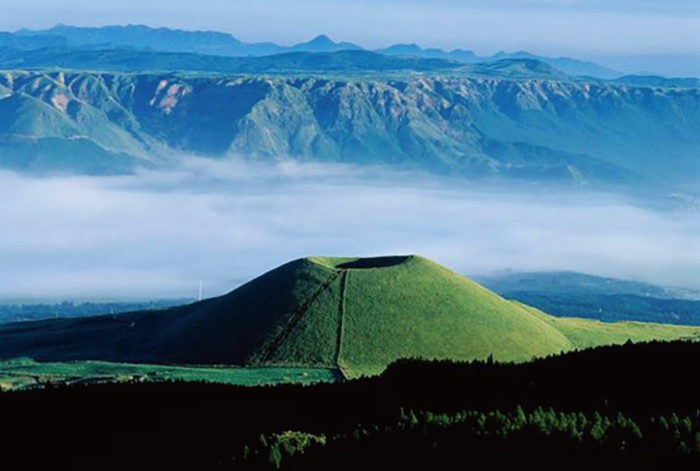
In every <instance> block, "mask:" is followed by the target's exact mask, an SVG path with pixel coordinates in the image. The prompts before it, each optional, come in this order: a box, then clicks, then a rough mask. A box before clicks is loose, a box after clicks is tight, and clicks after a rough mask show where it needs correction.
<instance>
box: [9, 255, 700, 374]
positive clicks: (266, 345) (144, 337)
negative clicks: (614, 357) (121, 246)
mask: <svg viewBox="0 0 700 471" xmlns="http://www.w3.org/2000/svg"><path fill="white" fill-rule="evenodd" d="M630 339H631V340H634V341H643V340H654V339H658V340H674V339H700V329H698V328H692V327H679V326H663V325H656V324H641V323H618V324H602V323H599V322H594V321H586V320H581V319H571V318H566V319H565V318H555V317H552V316H549V315H547V314H545V313H543V312H541V311H538V310H536V309H534V308H531V307H528V306H525V305H522V304H519V303H516V302H511V301H507V300H505V299H503V298H501V297H499V296H498V295H496V294H495V293H493V292H490V291H488V290H487V289H485V288H483V287H481V286H480V285H478V284H476V283H473V282H472V281H470V280H468V279H466V278H464V277H462V276H460V275H458V274H457V273H454V272H452V271H450V270H449V269H447V268H445V267H442V266H440V265H438V264H436V263H434V262H431V261H429V260H426V259H424V258H421V257H417V256H394V257H378V258H366V259H355V258H329V257H310V258H304V259H299V260H295V261H292V262H289V263H287V264H285V265H282V266H280V267H278V268H276V269H274V270H272V271H269V272H267V273H265V274H263V275H262V276H260V277H258V278H256V279H254V280H252V281H250V282H248V283H246V284H245V285H243V286H241V287H239V288H237V289H235V290H233V291H232V292H230V293H228V294H226V295H224V296H220V297H217V298H212V299H208V300H204V301H201V302H197V303H194V304H190V305H187V306H181V307H176V308H172V309H163V310H156V311H143V312H136V313H129V314H123V315H114V316H95V317H89V318H80V319H52V320H45V321H38V322H19V323H14V324H4V325H0V359H5V360H8V359H14V358H21V357H28V358H33V359H35V360H38V361H48V362H66V361H68V362H72V361H85V360H99V361H107V362H116V363H140V364H148V363H152V364H170V365H226V366H229V367H231V366H233V367H241V366H243V367H249V368H268V367H277V368H307V369H308V368H312V369H323V370H331V371H337V372H338V373H339V374H340V375H342V376H344V377H346V378H352V377H357V376H361V375H365V374H376V373H380V372H381V371H382V370H384V368H386V366H387V365H388V364H390V363H391V362H393V361H395V360H397V359H400V358H426V359H452V360H474V359H485V358H487V357H489V356H490V357H491V358H492V359H494V358H495V359H496V360H501V361H527V360H529V359H531V358H533V357H543V356H547V355H551V354H555V353H559V352H562V351H569V350H573V349H576V348H586V347H592V346H598V345H609V344H620V343H624V342H626V341H627V340H630ZM59 365H60V364H59ZM112 369H115V368H112ZM0 371H2V369H0Z"/></svg>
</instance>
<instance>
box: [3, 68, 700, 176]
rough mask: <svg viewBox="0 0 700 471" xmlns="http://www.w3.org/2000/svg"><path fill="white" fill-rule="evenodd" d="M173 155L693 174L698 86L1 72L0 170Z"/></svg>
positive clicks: (90, 167)
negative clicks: (0, 168)
mask: <svg viewBox="0 0 700 471" xmlns="http://www.w3.org/2000/svg"><path fill="white" fill-rule="evenodd" d="M174 151H182V152H187V153H194V154H199V155H204V156H212V157H224V156H227V155H237V156H238V155H242V156H246V157H248V158H252V159H275V158H293V159H303V160H318V161H341V162H348V163H358V164H362V163H377V164H388V165H392V166H401V167H416V168H420V169H425V170H429V171H438V172H447V173H452V174H460V175H503V176H508V177H522V178H535V179H574V180H587V181H599V182H616V183H617V182H621V181H635V180H647V181H659V182H660V181H663V180H669V179H672V178H677V177H678V175H683V176H685V177H687V178H688V179H689V180H690V179H692V178H697V177H698V176H700V89H697V88H659V87H657V88H652V87H637V86H630V85H624V84H619V83H618V84H615V83H611V82H604V81H591V82H583V81H567V80H561V81H557V80H544V79H503V78H469V77H439V76H406V78H404V79H388V78H387V79H378V78H369V77H367V78H347V79H344V78H323V79H322V78H311V77H294V76H283V77H274V78H270V77H263V76H245V77H229V78H222V77H221V76H216V77H215V76H203V75H199V76H197V75H192V74H190V75H184V74H182V75H178V74H146V73H142V74H126V73H89V72H75V73H68V72H55V73H46V72H24V71H12V72H3V73H0V165H2V166H4V167H6V168H7V167H9V168H18V169H24V170H31V169H36V170H52V169H65V170H72V171H82V172H91V173H103V172H107V173H109V172H119V171H123V170H124V169H128V168H130V167H131V166H133V165H134V164H136V163H148V164H149V165H158V164H163V163H164V162H165V161H166V160H167V159H165V157H166V156H168V155H172V154H173V153H175V152H174Z"/></svg>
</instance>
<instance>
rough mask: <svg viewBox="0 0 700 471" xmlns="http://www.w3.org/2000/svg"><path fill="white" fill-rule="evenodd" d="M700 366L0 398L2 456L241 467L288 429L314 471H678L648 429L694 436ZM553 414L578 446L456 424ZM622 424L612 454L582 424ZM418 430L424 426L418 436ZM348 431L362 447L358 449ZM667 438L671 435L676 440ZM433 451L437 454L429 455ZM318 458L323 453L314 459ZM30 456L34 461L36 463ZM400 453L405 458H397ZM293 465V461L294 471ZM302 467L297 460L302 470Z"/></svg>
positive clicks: (626, 349)
mask: <svg viewBox="0 0 700 471" xmlns="http://www.w3.org/2000/svg"><path fill="white" fill-rule="evenodd" d="M698 358H700V343H692V342H673V343H661V342H654V343H645V344H627V345H624V346H617V347H604V348H597V349H592V350H586V351H581V352H572V353H568V354H565V355H561V356H555V357H551V358H546V359H542V360H537V361H534V362H532V363H528V364H521V365H512V364H497V363H496V364H494V363H492V362H473V363H465V364H455V363H450V362H423V361H411V360H406V361H400V362H398V363H396V364H394V365H392V366H391V367H390V368H389V369H388V370H387V371H386V372H385V373H384V374H383V375H382V376H380V377H375V378H366V379H361V380H355V381H349V382H345V383H338V384H317V385H313V386H298V385H280V386H275V387H254V388H251V387H235V386H227V385H221V384H204V383H184V382H176V383H123V384H103V385H79V386H62V387H54V388H50V389H42V390H29V391H16V392H5V393H2V394H0V417H2V423H3V432H2V433H3V435H5V436H4V437H3V440H2V441H0V443H2V445H3V446H4V449H5V450H13V454H12V455H10V457H12V456H26V455H25V454H24V453H29V454H30V455H31V456H32V458H33V460H38V459H39V458H41V457H42V456H43V457H49V459H50V460H52V463H54V462H56V461H71V460H73V461H75V460H78V461H79V463H78V464H85V465H92V466H97V467H99V468H101V469H104V468H105V467H107V466H108V465H110V466H111V465H113V466H115V467H117V466H127V467H129V466H130V469H134V466H133V464H134V463H135V462H136V463H138V464H139V466H140V467H147V466H150V467H152V468H153V469H163V468H166V467H168V466H171V467H182V466H186V465H187V466H192V467H193V468H194V469H203V468H208V467H217V466H223V467H228V466H236V465H241V462H240V461H233V460H234V458H235V457H240V453H241V450H243V449H244V447H245V446H248V447H249V450H254V448H251V445H254V444H255V443H256V440H259V438H260V437H261V436H263V437H268V438H269V437H273V436H275V434H278V435H279V434H283V433H284V432H287V431H294V432H302V433H304V434H308V437H307V438H308V439H309V440H311V441H312V442H315V439H314V438H313V437H321V436H323V437H326V445H325V446H323V447H318V446H317V445H318V444H315V445H314V444H313V443H312V445H313V446H312V447H310V448H309V453H304V454H302V455H297V456H298V459H299V460H305V459H309V460H316V459H318V460H319V461H318V463H319V466H322V464H323V463H327V462H326V461H324V459H325V458H324V456H325V455H324V453H330V455H328V456H336V458H335V459H336V460H338V461H339V462H343V463H345V462H346V458H347V463H351V462H352V461H351V460H350V458H349V457H346V456H345V455H342V454H341V455H340V457H338V456H337V455H335V454H334V453H333V450H335V449H336V448H335V447H338V448H337V450H338V452H340V451H342V452H343V453H345V452H348V453H351V454H352V456H353V457H355V458H354V459H355V460H356V464H357V463H364V467H369V468H374V467H378V466H379V464H378V463H381V460H383V459H387V460H397V461H396V462H397V463H401V460H402V459H405V460H407V463H405V464H406V466H408V465H409V464H411V463H417V462H418V460H419V459H420V456H423V455H425V456H426V457H430V459H435V460H438V459H440V457H441V456H443V457H450V456H452V454H457V453H459V452H460V450H462V452H463V453H467V454H468V452H469V450H472V452H473V454H474V459H475V460H476V459H477V458H478V456H477V455H478V453H482V455H483V454H484V453H486V454H488V453H494V454H495V456H497V457H498V459H500V460H508V459H510V458H508V457H509V456H510V457H512V458H513V459H514V460H515V459H516V458H517V459H518V460H521V461H523V460H524V461H528V460H534V459H536V457H537V456H536V453H535V451H533V452H532V453H530V452H527V449H532V450H539V451H541V452H542V453H544V452H545V451H546V452H547V453H551V456H553V457H555V456H558V457H559V458H563V457H565V456H569V455H571V456H572V457H579V456H580V457H582V458H581V460H583V457H587V458H588V459H590V460H592V461H591V462H592V463H594V462H595V460H596V459H600V460H602V459H606V460H617V459H619V460H627V461H629V462H633V461H635V460H640V461H644V462H646V463H649V462H655V463H667V462H674V463H675V461H674V460H682V459H691V458H688V457H687V456H686V455H684V453H683V452H682V450H681V448H682V446H681V445H680V444H679V443H676V442H673V443H676V445H677V446H675V445H674V446H675V448H674V447H673V446H671V447H664V446H659V447H657V446H656V445H655V446H647V445H648V443H655V444H656V443H665V442H664V440H667V438H668V436H669V435H668V433H667V434H666V435H663V434H661V435H663V437H662V436H661V435H658V434H657V432H658V430H659V429H658V427H656V426H655V425H654V424H659V423H661V422H660V420H661V419H660V418H661V417H662V416H663V417H665V418H666V420H667V421H673V420H675V419H673V417H674V414H675V417H677V418H678V421H680V422H679V423H683V424H686V423H688V421H689V423H690V426H691V428H692V431H695V433H697V430H698V421H699V420H700V395H699V394H698V390H697V386H696V383H697V361H698ZM519 408H520V409H519ZM550 409H552V410H553V411H555V412H553V413H554V414H556V416H557V417H559V414H565V417H572V415H571V414H573V415H575V416H576V417H577V420H579V418H580V417H581V415H582V416H584V417H585V420H586V424H587V425H586V426H585V427H583V428H582V429H583V430H584V432H583V433H584V435H583V437H584V440H583V441H579V438H578V435H577V434H576V433H574V432H573V431H572V432H571V433H569V432H566V433H565V434H564V435H562V436H560V437H559V438H556V437H554V438H552V437H553V436H554V435H557V434H554V435H552V434H550V435H549V436H548V435H547V434H544V435H543V434H542V433H540V432H539V431H536V430H535V429H532V428H527V427H525V428H523V427H520V429H519V431H517V430H516V431H517V433H515V432H514V433H513V434H509V435H508V436H507V437H506V438H503V437H500V436H499V434H498V433H495V435H494V434H493V433H491V432H489V433H490V434H483V433H480V429H478V428H477V429H473V428H470V427H471V425H468V426H467V425H464V424H472V425H473V423H474V420H477V423H478V420H479V419H478V417H480V415H476V416H475V415H471V414H482V415H484V414H485V415H486V416H487V417H491V416H490V415H488V414H496V411H502V414H504V415H505V417H507V419H493V420H495V423H500V422H502V421H503V420H505V422H506V423H509V422H508V421H512V420H515V417H516V416H515V414H519V412H518V411H519V410H522V411H524V413H525V414H535V413H536V411H538V410H540V411H547V412H546V413H547V414H549V412H548V411H549V410H550ZM411 411H415V412H411ZM465 411H467V412H465ZM412 413H413V414H415V416H416V418H417V420H418V424H417V425H416V427H415V428H411V427H407V426H406V423H409V424H410V423H411V422H412V421H413V419H412V418H410V414H412ZM429 414H433V415H432V416H430V415H429ZM443 414H446V415H443ZM464 414H466V415H464ZM567 414H568V415H567ZM620 414H622V415H621V417H623V418H624V420H625V421H630V423H634V424H635V427H637V428H639V430H640V431H641V434H642V437H641V440H642V442H640V443H639V444H638V445H639V446H637V445H635V447H631V448H625V450H620V449H619V446H617V445H619V441H614V440H613V441H612V442H609V443H612V445H610V447H608V446H607V445H605V444H603V445H604V446H599V445H598V444H596V443H595V442H590V441H586V440H585V437H587V436H592V435H591V432H590V429H591V426H590V424H592V423H595V421H596V419H595V418H596V416H600V417H601V418H608V419H609V420H611V421H615V420H617V418H618V417H619V416H620ZM406 417H409V419H410V420H408V422H407V421H406ZM429 417H438V419H429ZM455 417H463V418H464V420H462V419H460V420H457V419H455ZM475 417H476V418H475ZM493 417H499V416H493ZM528 417H529V415H528ZM445 418H447V419H445ZM448 419H449V420H448ZM445 420H447V422H446V423H445V424H442V422H441V421H445ZM489 420H492V419H487V423H489V424H490V423H491V422H488V421H489ZM518 420H519V419H518ZM528 420H529V419H528ZM557 420H559V419H557ZM566 420H569V419H566ZM431 421H432V422H431ZM654 421H656V422H654ZM560 422H561V421H560ZM422 423H428V424H430V427H429V428H427V429H424V428H422V426H421V424H422ZM518 423H519V422H518ZM528 423H529V422H528ZM441 424H442V425H441ZM460 424H461V425H460ZM443 425H444V427H443ZM579 425H580V424H579ZM683 426H685V425H683ZM465 427H466V428H465ZM508 427H510V426H508ZM556 427H558V425H557V426H556ZM556 427H555V429H556ZM577 427H579V426H578V425H577ZM655 427H656V428H655ZM517 428H518V427H516V429H517ZM487 429H488V427H487ZM632 429H633V430H634V427H632ZM425 430H429V431H430V433H424V432H425ZM488 430H490V429H488ZM567 430H569V429H567ZM576 430H577V431H580V430H581V427H579V428H577V429H576ZM674 430H675V429H674ZM363 431H367V432H368V434H365V433H364V432H363ZM477 432H479V433H477ZM688 433H691V432H688ZM357 434H360V435H359V436H361V437H362V436H365V435H366V439H362V440H359V441H357V443H355V441H353V440H355V439H354V438H353V437H355V435H357ZM655 434H657V435H655ZM559 435H561V434H559ZM559 435H557V436H559ZM636 436H637V435H636V433H633V438H634V437H636ZM670 436H673V437H675V431H671V432H670ZM689 436H690V435H689ZM659 437H661V438H659ZM657 438H658V439H657ZM696 439H697V435H696ZM635 440H637V439H636V438H635ZM649 440H650V441H649ZM683 442H684V443H685V446H686V447H687V448H688V449H689V450H690V451H692V450H696V451H697V446H698V444H697V443H695V444H693V443H692V440H691V439H690V438H687V437H686V438H684V439H683ZM433 443H437V445H435V447H437V448H435V450H433V451H430V450H432V448H431V447H432V446H433ZM606 443H607V442H606ZM616 443H617V445H615V444H616ZM626 443H631V442H626ZM669 443H670V442H669ZM693 446H695V448H693ZM313 447H316V448H315V449H316V450H317V452H318V455H317V454H316V452H313V453H312V448H313ZM37 449H41V450H42V451H43V452H42V454H41V455H37V454H36V453H33V451H35V450H37ZM399 449H406V450H408V451H407V452H406V455H405V456H403V457H401V456H398V457H397V455H396V453H398V450H399ZM324 450H325V451H324ZM343 450H345V451H343ZM606 450H607V451H606ZM621 451H624V453H622V454H621ZM380 452H381V453H380ZM32 453H33V454H32ZM5 456H7V454H5ZM251 456H252V455H251ZM260 456H262V455H260ZM373 456H374V457H375V458H373ZM479 456H481V455H479ZM316 457H317V458H316ZM426 459H428V458H426ZM445 459H447V458H445ZM574 459H578V458H574ZM268 461H269V460H268ZM295 462H296V461H294V460H291V461H289V466H295V465H294V463H295ZM299 463H302V461H299ZM309 463H311V461H310V462H309ZM506 464H507V463H506ZM300 466H301V464H300ZM308 466H309V467H310V466H312V465H311V464H308ZM679 466H680V464H679ZM306 467H307V463H306V462H304V466H303V467H302V468H301V469H306ZM292 469H293V468H292ZM438 469H439V468H438Z"/></svg>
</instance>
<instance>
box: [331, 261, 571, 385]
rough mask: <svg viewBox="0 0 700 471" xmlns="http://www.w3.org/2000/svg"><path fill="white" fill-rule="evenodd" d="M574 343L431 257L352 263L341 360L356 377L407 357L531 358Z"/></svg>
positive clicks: (541, 321)
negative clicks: (363, 264) (392, 262)
mask: <svg viewBox="0 0 700 471" xmlns="http://www.w3.org/2000/svg"><path fill="white" fill-rule="evenodd" d="M368 313H371V315H367V314H368ZM570 347H571V342H570V341H569V340H568V339H567V337H566V336H564V335H563V334H562V333H561V332H559V331H558V330H557V329H556V328H554V327H552V326H551V325H550V324H548V323H547V322H545V321H543V320H541V319H539V318H537V317H534V316H532V315H531V314H530V313H529V312H528V311H527V310H525V309H523V308H521V307H520V306H517V305H515V304H512V303H509V302H506V301H504V300H503V299H501V298H500V297H498V296H497V295H495V294H494V293H492V292H490V291H488V290H486V289H484V288H482V287H481V286H479V285H477V284H475V283H472V282H471V281H469V280H467V279H466V278H464V277H462V276H460V275H458V274H456V273H454V272H452V271H450V270H447V269H446V268H444V267H441V266H439V265H437V264H435V263H433V262H430V261H429V260H426V259H423V258H420V257H409V258H407V259H406V260H405V261H403V262H402V263H401V264H399V265H395V266H391V267H385V268H381V269H374V268H369V269H368V268H361V269H357V268H350V269H349V272H348V286H347V294H346V312H345V323H344V342H343V352H342V357H341V365H342V366H344V367H345V369H346V372H347V373H348V374H350V375H355V374H358V373H376V372H380V371H382V370H383V369H384V367H385V365H386V364H388V363H390V362H392V361H394V360H396V359H398V358H401V357H412V356H424V357H429V358H459V359H472V358H482V359H483V358H486V357H487V356H488V355H489V354H493V355H494V357H495V358H496V359H498V360H506V361H509V360H527V359H530V358H532V357H533V356H540V355H546V354H548V353H551V352H559V351H562V350H566V349H568V348H570Z"/></svg>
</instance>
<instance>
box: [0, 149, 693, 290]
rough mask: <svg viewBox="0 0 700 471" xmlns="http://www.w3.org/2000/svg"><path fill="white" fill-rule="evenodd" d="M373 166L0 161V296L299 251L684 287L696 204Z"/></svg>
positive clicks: (114, 286) (192, 286)
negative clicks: (74, 167) (85, 168)
mask: <svg viewBox="0 0 700 471" xmlns="http://www.w3.org/2000/svg"><path fill="white" fill-rule="evenodd" d="M471 186H473V185H470V184H467V182H465V181H460V180H455V181H450V180H446V179H439V180H438V179H435V178H434V177H421V176H417V175H413V174H401V175H396V174H389V173H383V172H380V171H378V170H377V169H371V168H370V169H357V168H352V167H340V166H328V165H320V164H303V165H302V164H294V163H291V162H290V163H285V164H282V165H281V166H279V167H275V168H267V167H252V166H243V165H241V164H240V163H238V164H236V163H233V162H225V161H213V160H212V161H204V160H198V161H195V160H192V161H185V163H184V164H183V165H182V166H180V167H177V168H174V169H173V170H170V171H167V172H146V173H143V174H140V175H136V176H124V177H101V178H92V177H78V176H76V177H57V178H32V177H28V176H20V175H17V174H14V173H11V172H0V201H11V202H12V204H5V205H0V221H2V222H3V227H2V230H0V260H2V263H1V264H0V302H2V300H7V299H10V298H12V299H18V298H19V299H27V298H37V297H38V298H53V299H84V298H93V299H94V298H110V299H114V298H134V297H137V298H152V297H171V296H172V297H180V296H188V297H192V296H195V295H196V293H197V287H198V282H199V280H202V281H203V282H204V291H205V295H215V294H220V293H223V292H225V291H228V290H230V289H232V288H234V287H235V286H237V285H238V284H240V283H241V282H243V281H246V280H248V279H250V278H252V277H254V276H256V275H259V274H261V273H262V272H264V271H266V270H269V269H271V268H273V267H275V266H277V265H280V264H282V263H284V262H286V261H288V260H291V259H293V258H297V257H301V256H306V255H365V256H369V255H381V254H384V255H386V254H411V253H417V254H421V255H424V256H427V257H430V258H432V259H435V260H437V261H439V262H442V263H444V264H445V265H447V266H449V267H451V268H453V269H455V270H458V271H459V272H461V273H465V274H479V273H488V272H491V271H494V270H502V269H509V268H510V269H516V270H559V269H566V270H575V271H582V272H588V273H594V274H602V275H608V276H615V277H620V278H631V279H639V280H645V281H652V282H658V283H662V284H668V285H686V286H689V287H696V288H700V286H699V285H698V280H700V218H699V217H698V214H699V213H698V212H697V211H695V212H686V211H679V212H663V213H661V212H656V211H652V210H650V209H647V208H644V207H641V206H639V205H637V204H635V203H633V202H629V201H626V200H624V199H621V198H619V197H614V196H610V195H593V194H577V193H573V194H565V193H561V192H556V191H553V190H551V189H549V190H547V191H542V192H541V194H539V195H538V194H537V192H535V191H533V190H532V188H530V189H528V191H527V192H518V191H513V190H512V189H511V191H509V192H508V193H504V192H501V191H494V190H493V189H486V188H470V187H471Z"/></svg>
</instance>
